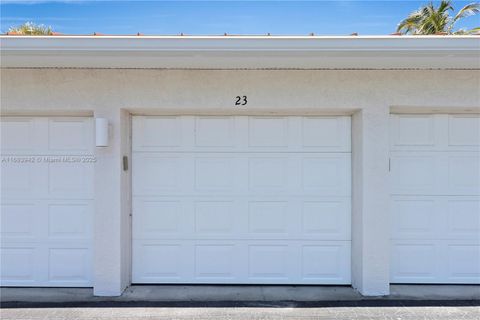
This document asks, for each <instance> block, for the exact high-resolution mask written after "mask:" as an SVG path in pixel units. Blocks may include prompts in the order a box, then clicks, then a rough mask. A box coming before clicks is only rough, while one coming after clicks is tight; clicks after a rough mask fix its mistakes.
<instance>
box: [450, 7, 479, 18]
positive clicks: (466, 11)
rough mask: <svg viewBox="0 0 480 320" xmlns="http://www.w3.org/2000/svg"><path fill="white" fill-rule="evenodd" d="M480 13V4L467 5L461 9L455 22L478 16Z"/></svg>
mask: <svg viewBox="0 0 480 320" xmlns="http://www.w3.org/2000/svg"><path fill="white" fill-rule="evenodd" d="M479 12H480V3H470V4H467V5H466V6H465V7H463V8H462V9H460V11H458V13H457V14H456V15H455V17H454V18H453V22H455V21H457V20H458V19H463V18H465V17H469V16H473V15H476V14H477V13H479Z"/></svg>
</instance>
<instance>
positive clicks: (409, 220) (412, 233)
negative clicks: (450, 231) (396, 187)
mask: <svg viewBox="0 0 480 320" xmlns="http://www.w3.org/2000/svg"><path fill="white" fill-rule="evenodd" d="M441 209H442V203H441V202H440V201H438V200H437V199H434V198H431V197H394V198H393V199H392V200H391V205H390V211H391V217H392V221H391V226H392V228H391V229H392V230H391V235H392V239H435V238H438V237H440V236H442V235H443V234H444V231H445V220H446V219H445V214H444V212H442V211H441Z"/></svg>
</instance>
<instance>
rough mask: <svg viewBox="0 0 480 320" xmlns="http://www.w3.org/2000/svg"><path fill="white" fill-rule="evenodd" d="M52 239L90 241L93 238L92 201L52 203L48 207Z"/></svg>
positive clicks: (49, 231) (49, 235)
mask: <svg viewBox="0 0 480 320" xmlns="http://www.w3.org/2000/svg"><path fill="white" fill-rule="evenodd" d="M47 210H48V212H47V215H48V217H47V221H48V237H49V238H50V239H62V241H66V240H67V239H78V240H90V239H91V238H92V237H93V230H92V228H91V226H92V225H93V212H94V208H93V203H92V202H90V201H83V202H80V201H77V202H72V201H69V202H62V201H56V202H53V203H52V202H50V203H49V204H48V205H47Z"/></svg>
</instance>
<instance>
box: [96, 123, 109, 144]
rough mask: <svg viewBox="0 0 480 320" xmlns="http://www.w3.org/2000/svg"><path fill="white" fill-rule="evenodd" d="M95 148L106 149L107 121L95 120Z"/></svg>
mask: <svg viewBox="0 0 480 320" xmlns="http://www.w3.org/2000/svg"><path fill="white" fill-rule="evenodd" d="M95 146H97V147H108V119H106V118H95Z"/></svg>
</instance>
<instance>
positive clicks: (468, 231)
mask: <svg viewBox="0 0 480 320" xmlns="http://www.w3.org/2000/svg"><path fill="white" fill-rule="evenodd" d="M447 202H448V203H447V204H446V205H445V206H443V208H445V210H446V211H447V213H446V215H447V219H446V225H447V233H446V234H447V236H448V237H449V238H451V239H477V240H479V239H480V199H479V198H466V199H465V198H464V199H458V198H457V199H455V198H453V199H450V200H448V201H447Z"/></svg>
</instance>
